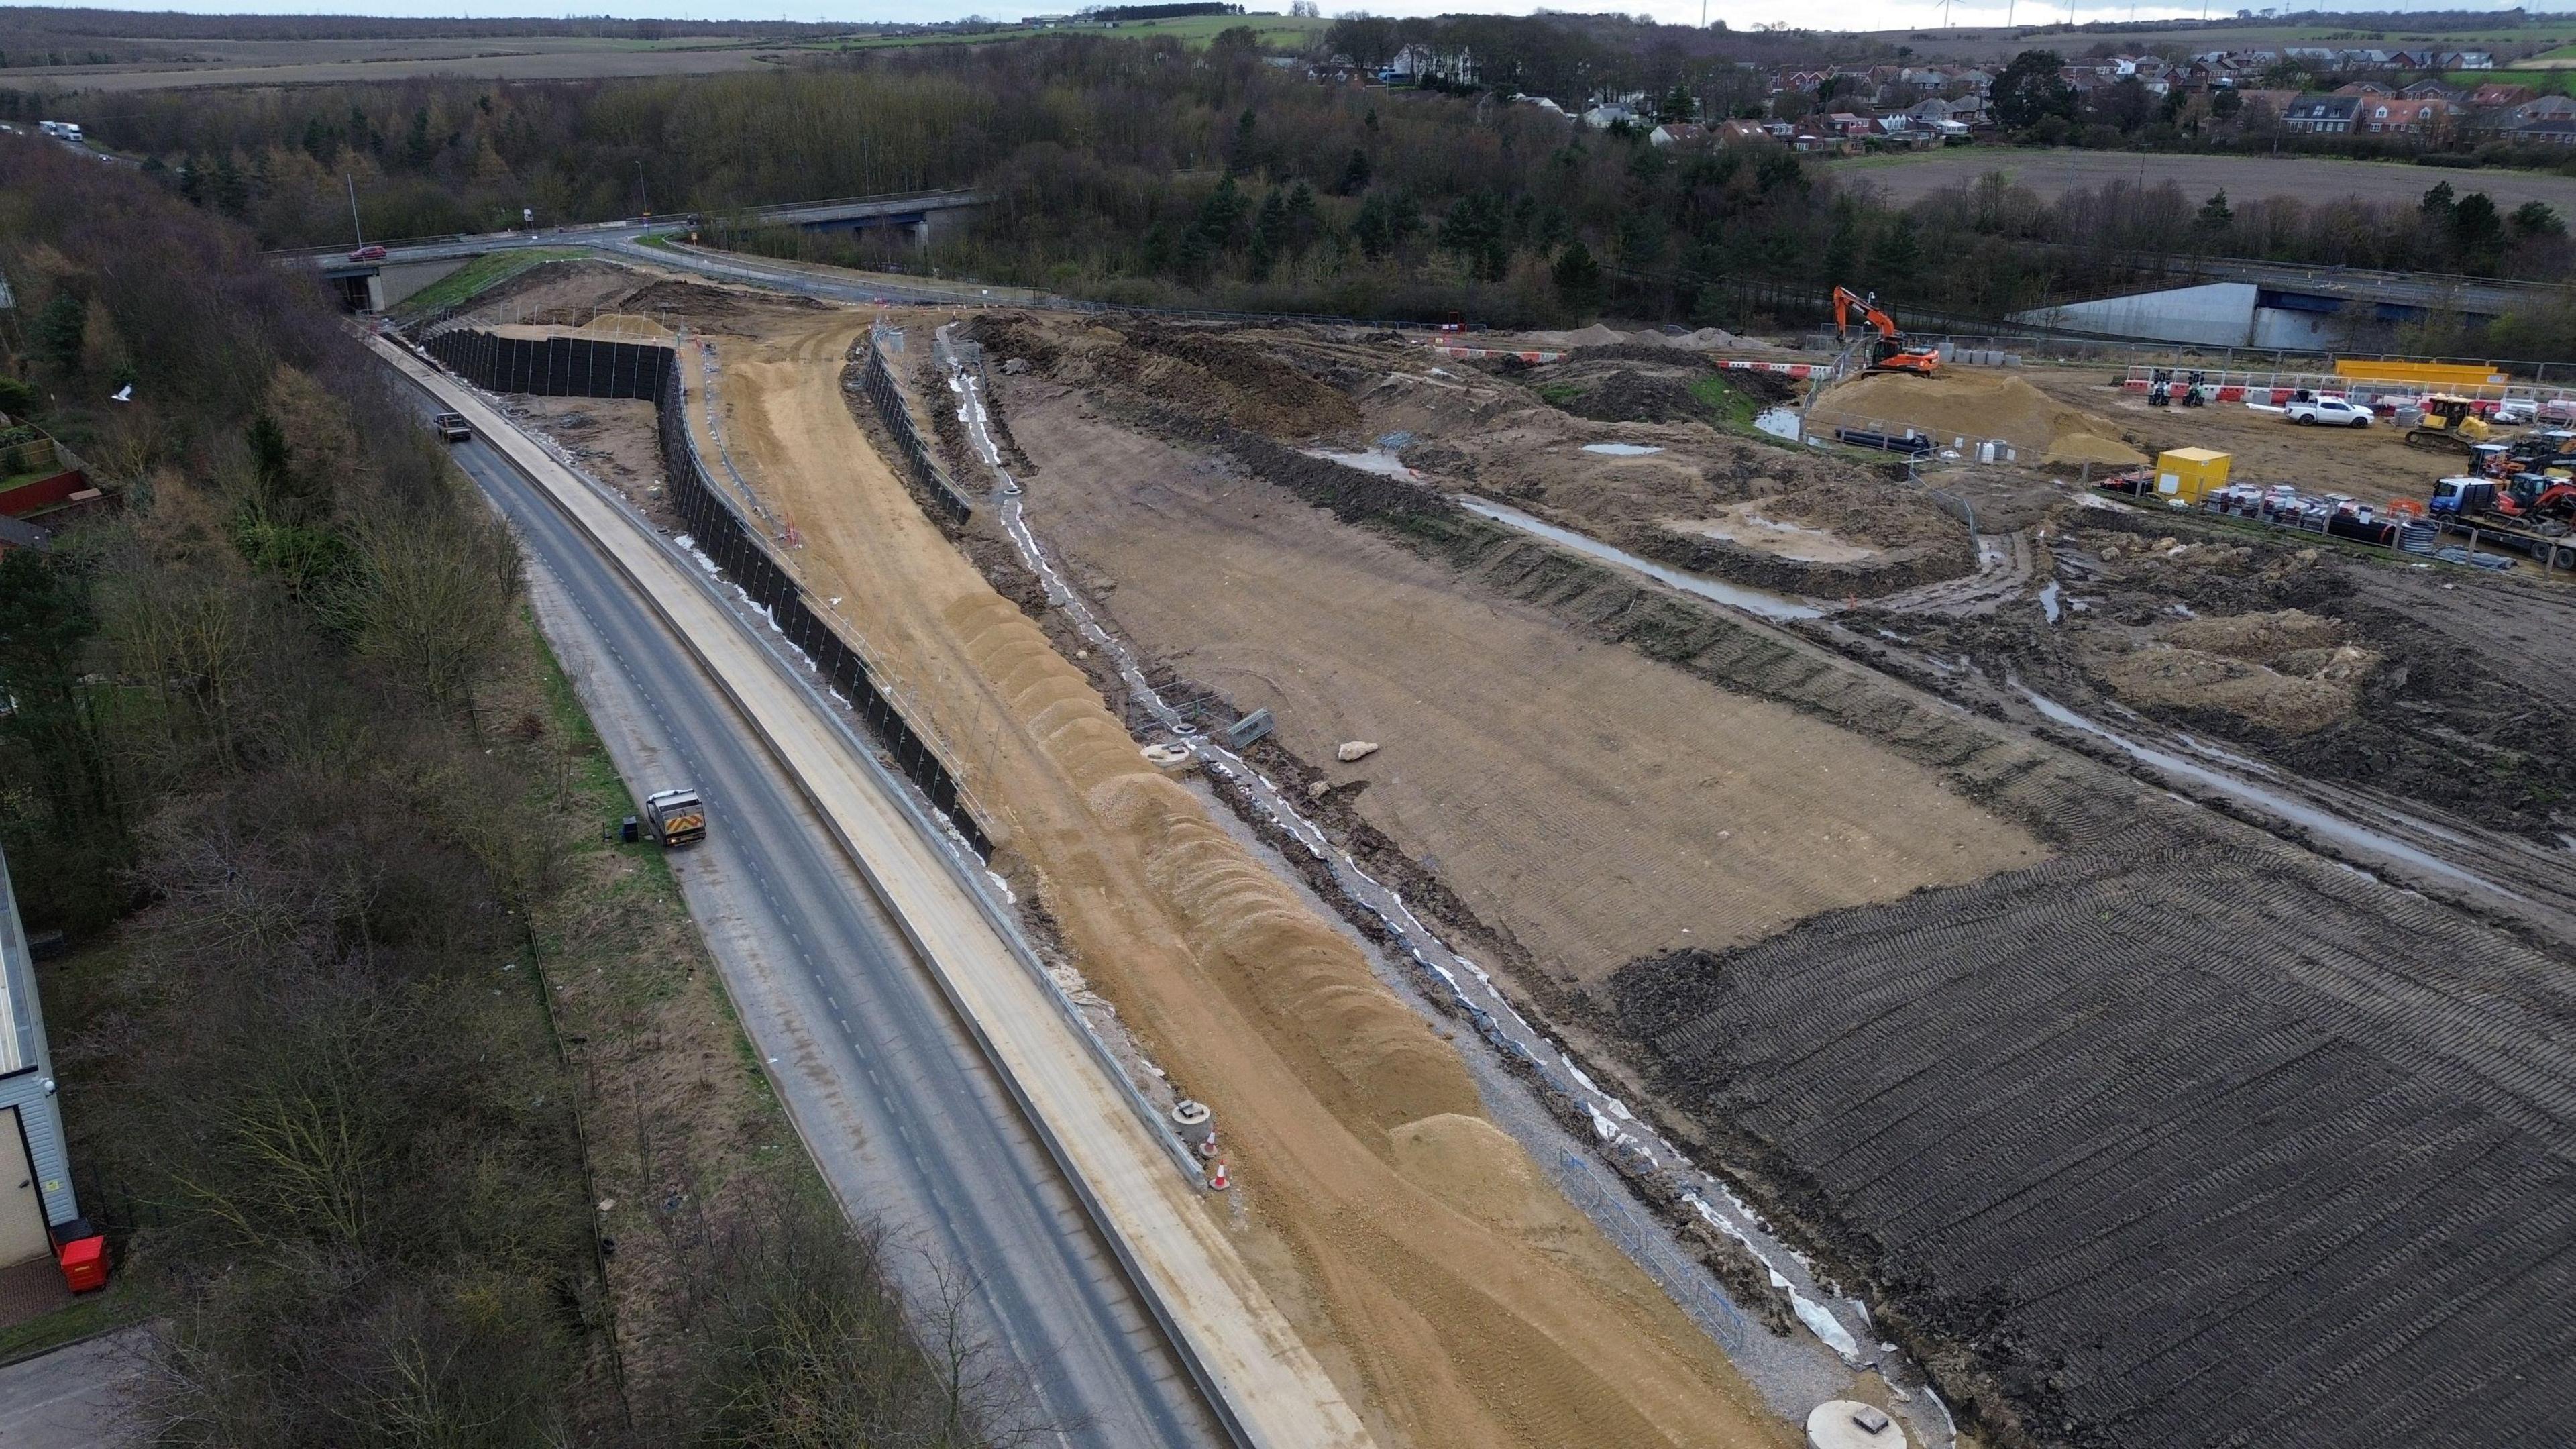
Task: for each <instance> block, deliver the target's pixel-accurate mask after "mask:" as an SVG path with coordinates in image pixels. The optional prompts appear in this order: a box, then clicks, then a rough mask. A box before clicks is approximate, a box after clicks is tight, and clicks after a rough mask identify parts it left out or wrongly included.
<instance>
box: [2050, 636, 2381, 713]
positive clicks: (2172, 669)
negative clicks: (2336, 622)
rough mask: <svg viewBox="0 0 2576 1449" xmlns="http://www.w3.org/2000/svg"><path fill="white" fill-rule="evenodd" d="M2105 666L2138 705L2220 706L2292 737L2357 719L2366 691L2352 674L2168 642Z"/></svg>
mask: <svg viewBox="0 0 2576 1449" xmlns="http://www.w3.org/2000/svg"><path fill="white" fill-rule="evenodd" d="M2353 652H2354V653H2355V654H2356V655H2358V654H2360V653H2361V652H2362V651H2359V650H2355V651H2353ZM2357 662H2358V661H2356V663H2357ZM2099 672H2100V674H2101V676H2102V681H2103V682H2104V683H2105V684H2108V685H2109V686H2111V692H2112V693H2113V694H2116V695H2118V696H2119V697H2120V699H2121V701H2122V702H2123V703H2126V704H2128V705H2130V706H2132V707H2134V708H2138V709H2148V710H2157V709H2161V710H2177V711H2192V710H2204V709H2214V710H2221V711H2224V712H2225V713H2228V714H2232V715H2235V716H2236V717H2238V718H2239V719H2243V720H2245V721H2247V722H2249V723H2252V724H2258V725H2261V726H2263V727H2265V728H2267V729H2273V730H2278V731H2280V732H2281V733H2282V734H2285V735H2304V734H2313V733H2315V732H2316V731H2318V730H2321V729H2324V728H2325V727H2326V726H2328V725H2330V724H2336V723H2339V722H2340V721H2343V720H2346V719H2349V718H2351V717H2352V712H2353V707H2354V705H2355V704H2356V703H2357V702H2358V698H2357V697H2358V694H2359V690H2358V688H2357V686H2356V682H2355V681H2354V680H2353V679H2351V678H2350V677H2349V676H2347V677H2346V678H2342V679H2308V678H2302V677H2300V676H2298V675H2295V674H2283V673H2280V672H2279V671H2277V670H2272V669H2266V668H2264V667H2263V666H2262V665H2259V664H2248V663H2246V662H2245V661H2243V660H2241V659H2230V658H2228V657H2227V656H2225V655H2223V654H2208V653H2204V652H2202V651H2201V650H2198V649H2176V648H2172V647H2169V646H2161V645H2150V646H2148V647H2147V648H2144V649H2137V650H2132V651H2131V652H2129V653H2127V654H2123V655H2119V656H2117V657H2115V658H2113V659H2111V660H2110V661H2108V662H2107V663H2105V664H2104V665H2103V666H2102V668H2101V670H2100V671H2099Z"/></svg>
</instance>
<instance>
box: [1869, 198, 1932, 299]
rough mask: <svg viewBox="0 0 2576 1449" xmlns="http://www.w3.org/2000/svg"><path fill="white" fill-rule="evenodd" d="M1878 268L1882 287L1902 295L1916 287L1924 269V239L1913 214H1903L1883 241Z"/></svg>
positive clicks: (1878, 258) (1889, 229)
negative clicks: (1918, 276)
mask: <svg viewBox="0 0 2576 1449" xmlns="http://www.w3.org/2000/svg"><path fill="white" fill-rule="evenodd" d="M1873 260H1874V261H1875V262H1876V264H1877V270H1878V277H1879V284H1880V285H1881V286H1883V287H1885V288H1887V289H1888V290H1889V291H1891V292H1893V291H1899V290H1902V289H1903V288H1905V287H1908V286H1910V285H1912V284H1913V282H1914V280H1915V277H1916V275H1917V273H1918V272H1919V271H1920V270H1921V268H1922V265H1923V246H1922V239H1921V238H1920V237H1919V236H1918V235H1917V234H1916V231H1915V226H1914V217H1913V215H1912V214H1911V213H1899V214H1898V215H1897V218H1896V222H1895V224H1894V225H1892V226H1890V227H1889V228H1888V229H1887V235H1886V236H1885V237H1883V238H1881V239H1880V241H1879V244H1878V255H1877V256H1876V257H1875V258H1874V259H1873Z"/></svg>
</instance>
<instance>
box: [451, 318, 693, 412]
mask: <svg viewBox="0 0 2576 1449" xmlns="http://www.w3.org/2000/svg"><path fill="white" fill-rule="evenodd" d="M427 345H428V350H429V354H430V356H432V357H435V358H437V359H438V360H439V361H441V362H443V363H446V364H447V366H448V367H449V369H450V370H452V371H454V372H455V373H456V374H457V375H458V376H460V377H462V378H464V379H465V380H466V381H468V382H471V383H473V384H474V385H475V386H477V387H480V388H482V389H484V390H485V391H487V392H522V393H528V394H531V395H533V396H537V397H624V398H640V399H646V400H651V399H657V398H659V397H661V395H662V387H663V383H664V380H665V379H666V378H668V376H669V375H670V371H671V366H672V353H671V349H669V348H667V347H660V346H654V345H651V344H648V343H638V342H604V341H600V340H598V339H596V338H590V337H497V336H494V335H493V334H491V333H489V332H477V331H472V330H470V329H458V330H456V331H452V332H442V333H440V334H439V335H437V336H436V337H433V338H431V339H430V340H429V342H428V344H427Z"/></svg>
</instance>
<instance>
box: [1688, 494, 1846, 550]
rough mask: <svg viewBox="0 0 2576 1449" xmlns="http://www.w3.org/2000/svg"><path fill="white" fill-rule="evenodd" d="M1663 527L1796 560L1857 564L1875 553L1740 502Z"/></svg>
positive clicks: (1818, 529)
mask: <svg viewBox="0 0 2576 1449" xmlns="http://www.w3.org/2000/svg"><path fill="white" fill-rule="evenodd" d="M1664 526H1665V527H1667V528H1671V529H1675V530H1677V531H1679V532H1682V533H1695V534H1698V535H1699V536H1700V537H1702V538H1715V539H1722V540H1724V541H1725V542H1728V543H1732V544H1738V545H1741V546H1742V547H1744V548H1747V549H1751V550H1753V551H1754V552H1756V553H1765V554H1769V555H1771V556H1772V557H1774V558H1788V559H1796V560H1798V561H1799V562H1800V563H1858V562H1860V561H1861V560H1863V559H1873V558H1876V557H1878V554H1879V551H1878V550H1877V549H1874V548H1871V547H1869V546H1867V545H1866V544H1858V543H1853V542H1851V541H1850V540H1848V539H1845V538H1844V537H1843V536H1842V535H1840V534H1838V533H1835V532H1834V531H1833V530H1832V529H1829V528H1810V527H1808V526H1807V525H1805V524H1801V523H1788V522H1784V521H1782V520H1780V519H1777V518H1765V517H1763V516H1762V515H1761V514H1759V513H1756V512H1754V511H1752V509H1750V508H1749V507H1746V506H1745V505H1742V504H1738V505H1737V506H1735V507H1734V508H1730V509H1728V510H1727V511H1726V515H1725V516H1724V517H1720V518H1668V519H1665V520H1664Z"/></svg>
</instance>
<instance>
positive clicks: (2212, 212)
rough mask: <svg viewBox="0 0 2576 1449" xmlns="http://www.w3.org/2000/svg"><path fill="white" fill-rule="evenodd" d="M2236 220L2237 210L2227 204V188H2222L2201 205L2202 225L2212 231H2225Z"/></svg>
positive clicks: (2211, 194) (2212, 193)
mask: <svg viewBox="0 0 2576 1449" xmlns="http://www.w3.org/2000/svg"><path fill="white" fill-rule="evenodd" d="M2235 219H2236V211H2235V208H2233V207H2231V206H2229V205H2228V204H2227V188H2226V187H2224V186H2222V187H2220V188H2219V189H2217V190H2216V191H2213V192H2211V193H2210V194H2209V199H2208V200H2207V201H2204V202H2202V203H2201V204H2200V224H2201V225H2202V226H2205V227H2208V228H2209V229H2210V230H2212V231H2223V230H2225V229H2226V227H2227V224H2228V223H2230V222H2232V221H2234V220H2235Z"/></svg>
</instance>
